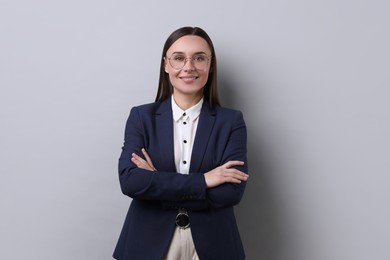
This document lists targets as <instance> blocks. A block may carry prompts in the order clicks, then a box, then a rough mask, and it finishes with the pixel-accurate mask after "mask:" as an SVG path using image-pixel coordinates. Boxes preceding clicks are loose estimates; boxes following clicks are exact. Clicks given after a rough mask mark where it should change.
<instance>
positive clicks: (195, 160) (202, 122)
mask: <svg viewBox="0 0 390 260" xmlns="http://www.w3.org/2000/svg"><path fill="white" fill-rule="evenodd" d="M215 119H216V112H215V110H214V108H212V107H210V104H209V101H208V100H207V99H205V100H204V102H203V106H202V110H201V112H200V116H199V123H198V128H197V130H196V134H195V140H194V146H193V148H192V157H191V164H190V172H201V166H202V162H203V158H204V155H205V153H206V148H207V146H208V144H209V139H210V136H211V132H212V130H213V127H214V122H215Z"/></svg>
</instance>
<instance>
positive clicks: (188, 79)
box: [180, 76, 198, 81]
mask: <svg viewBox="0 0 390 260" xmlns="http://www.w3.org/2000/svg"><path fill="white" fill-rule="evenodd" d="M197 78H198V77H195V76H193V77H180V79H181V80H183V81H194V80H196V79H197Z"/></svg>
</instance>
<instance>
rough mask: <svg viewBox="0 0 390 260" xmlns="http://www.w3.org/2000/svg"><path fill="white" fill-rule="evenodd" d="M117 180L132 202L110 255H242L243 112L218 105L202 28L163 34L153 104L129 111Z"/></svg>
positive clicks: (153, 259) (183, 258)
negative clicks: (238, 216)
mask: <svg viewBox="0 0 390 260" xmlns="http://www.w3.org/2000/svg"><path fill="white" fill-rule="evenodd" d="M119 179H120V184H121V189H122V192H123V193H124V194H125V195H127V196H130V197H131V198H133V200H132V203H131V206H130V209H129V211H128V214H127V216H126V220H125V223H124V226H123V229H122V232H121V235H120V237H119V241H118V244H117V246H116V249H115V252H114V258H116V259H119V260H125V259H126V260H136V259H142V260H149V259H150V260H157V259H167V260H192V259H202V260H204V259H205V260H207V259H212V260H219V259H224V260H227V259H244V258H245V254H244V250H243V247H242V243H241V239H240V235H239V233H238V228H237V225H236V220H235V216H234V212H233V206H234V205H236V204H238V203H239V201H240V199H241V197H242V195H243V193H244V188H245V183H246V180H247V179H248V175H247V166H246V126H245V122H244V119H243V116H242V113H241V112H239V111H235V110H231V109H227V108H222V107H220V105H219V99H218V92H217V63H216V57H215V52H214V47H213V44H212V42H211V40H210V38H209V36H208V35H207V34H206V32H205V31H203V30H202V29H200V28H197V27H195V28H192V27H183V28H180V29H178V30H176V31H175V32H173V33H172V34H171V35H170V36H169V37H168V39H167V41H166V43H165V45H164V49H163V53H162V59H161V69H160V81H159V88H158V91H157V97H156V101H155V102H154V103H151V104H146V105H142V106H138V107H134V108H133V109H132V110H131V112H130V116H129V119H128V121H127V124H126V130H125V142H124V146H123V148H122V153H121V156H120V159H119Z"/></svg>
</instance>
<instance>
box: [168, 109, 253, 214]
mask: <svg viewBox="0 0 390 260" xmlns="http://www.w3.org/2000/svg"><path fill="white" fill-rule="evenodd" d="M230 115H231V114H230ZM231 122H232V124H231V128H230V134H229V137H228V139H227V142H226V146H225V149H224V151H223V153H222V157H221V158H222V159H221V161H220V162H219V164H217V165H214V166H212V168H211V169H213V168H215V167H218V166H220V165H223V164H225V163H226V162H228V161H233V160H239V161H243V162H244V165H242V166H237V167H235V168H236V169H238V170H240V171H242V172H245V173H248V162H247V131H246V125H245V121H244V117H243V115H242V113H241V112H240V111H235V114H234V116H233V120H232V121H231ZM211 169H210V170H211ZM204 173H205V172H202V173H190V176H192V175H194V176H199V175H201V176H203V174H204ZM245 186H246V182H241V183H240V184H236V183H224V184H222V185H219V186H217V187H214V188H211V189H207V191H206V198H205V199H198V198H195V197H194V198H190V199H187V200H183V201H174V202H172V201H165V202H164V203H163V206H164V207H166V208H180V207H183V208H186V209H188V210H193V211H199V210H205V209H207V208H224V207H231V206H234V205H237V204H238V203H239V202H240V201H241V198H242V196H243V194H244V190H245Z"/></svg>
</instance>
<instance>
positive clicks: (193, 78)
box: [182, 77, 196, 80]
mask: <svg viewBox="0 0 390 260" xmlns="http://www.w3.org/2000/svg"><path fill="white" fill-rule="evenodd" d="M195 79H196V77H191V78H182V80H195Z"/></svg>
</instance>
